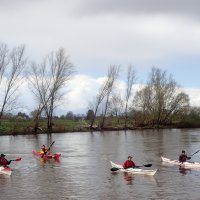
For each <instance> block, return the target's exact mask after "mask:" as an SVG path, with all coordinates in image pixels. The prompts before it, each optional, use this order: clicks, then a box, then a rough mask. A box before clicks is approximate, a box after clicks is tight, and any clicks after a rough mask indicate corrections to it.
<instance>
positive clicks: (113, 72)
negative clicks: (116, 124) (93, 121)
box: [101, 65, 120, 128]
mask: <svg viewBox="0 0 200 200" xmlns="http://www.w3.org/2000/svg"><path fill="white" fill-rule="evenodd" d="M119 69H120V67H119V66H115V65H113V66H111V67H110V68H109V69H108V88H107V93H106V98H105V104H104V110H103V116H102V117H103V118H102V122H101V128H103V127H104V123H105V118H106V114H107V110H108V105H109V102H110V96H111V93H112V91H113V87H114V83H115V81H116V80H117V78H118V75H119Z"/></svg>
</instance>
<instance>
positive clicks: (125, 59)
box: [0, 0, 200, 114]
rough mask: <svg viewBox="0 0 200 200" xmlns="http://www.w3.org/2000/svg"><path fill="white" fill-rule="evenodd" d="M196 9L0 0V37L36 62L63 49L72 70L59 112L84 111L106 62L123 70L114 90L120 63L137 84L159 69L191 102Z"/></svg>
mask: <svg viewBox="0 0 200 200" xmlns="http://www.w3.org/2000/svg"><path fill="white" fill-rule="evenodd" d="M199 7H200V1H198V0H175V1H174V0H168V1H161V0H101V1H99V0H73V1H72V0H71V1H70V0H0V24H1V31H0V42H3V43H6V44H7V45H8V46H9V47H10V48H13V47H14V46H18V45H20V44H24V45H25V46H26V55H27V56H28V59H29V60H32V61H35V62H38V63H41V61H42V59H43V58H44V57H45V56H46V55H47V54H49V53H50V52H52V51H56V50H58V49H59V48H60V47H63V48H64V49H65V50H66V52H67V54H68V55H69V58H70V61H71V63H73V65H74V66H75V69H76V73H75V75H74V78H73V79H72V81H71V86H70V88H69V93H68V94H67V95H66V98H67V99H66V102H67V103H66V104H63V105H62V106H61V107H60V108H59V109H58V110H57V112H58V113H59V114H60V113H63V114H64V113H66V112H68V111H73V112H74V113H86V111H87V108H88V101H92V98H94V94H95V92H96V91H97V90H98V87H99V85H100V83H101V80H102V79H103V77H104V76H105V75H106V74H107V69H108V67H109V66H110V65H120V66H121V67H122V69H124V70H122V73H121V75H122V78H121V81H122V82H121V87H123V77H124V74H125V72H126V68H127V66H128V65H133V66H134V68H135V70H136V74H137V84H141V83H145V82H146V81H147V77H148V74H149V72H150V70H151V68H152V67H158V68H160V69H163V70H166V71H167V72H168V73H170V74H172V75H173V77H174V79H175V80H176V81H177V83H178V84H179V85H180V86H181V87H183V89H184V91H185V92H186V93H187V94H189V96H190V99H191V104H192V105H197V106H199V105H200V79H199V74H200V67H199V66H200V12H199ZM23 87H24V88H23V90H25V86H23ZM24 94H28V92H27V93H24ZM30 98H31V99H32V100H33V101H34V98H33V97H32V96H31V94H29V95H21V100H22V101H30ZM26 109H27V112H28V110H29V111H30V110H31V109H32V107H31V106H30V107H27V108H26Z"/></svg>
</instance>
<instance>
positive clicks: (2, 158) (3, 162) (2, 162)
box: [0, 153, 11, 167]
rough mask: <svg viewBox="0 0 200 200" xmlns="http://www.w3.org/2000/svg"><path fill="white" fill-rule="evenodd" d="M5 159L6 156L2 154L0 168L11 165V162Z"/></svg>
mask: <svg viewBox="0 0 200 200" xmlns="http://www.w3.org/2000/svg"><path fill="white" fill-rule="evenodd" d="M5 157H6V155H4V154H3V153H2V154H1V155H0V166H4V167H6V166H7V165H9V164H10V163H11V160H10V161H8V160H7V159H6V158H5Z"/></svg>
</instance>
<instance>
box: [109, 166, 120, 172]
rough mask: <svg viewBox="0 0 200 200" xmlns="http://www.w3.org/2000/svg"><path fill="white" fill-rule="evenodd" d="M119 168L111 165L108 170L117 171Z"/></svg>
mask: <svg viewBox="0 0 200 200" xmlns="http://www.w3.org/2000/svg"><path fill="white" fill-rule="evenodd" d="M118 170H119V168H117V167H112V168H111V169H110V171H112V172H116V171H118Z"/></svg>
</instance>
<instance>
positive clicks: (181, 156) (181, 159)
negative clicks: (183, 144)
mask: <svg viewBox="0 0 200 200" xmlns="http://www.w3.org/2000/svg"><path fill="white" fill-rule="evenodd" d="M186 160H187V155H184V154H183V155H180V157H179V162H186Z"/></svg>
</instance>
